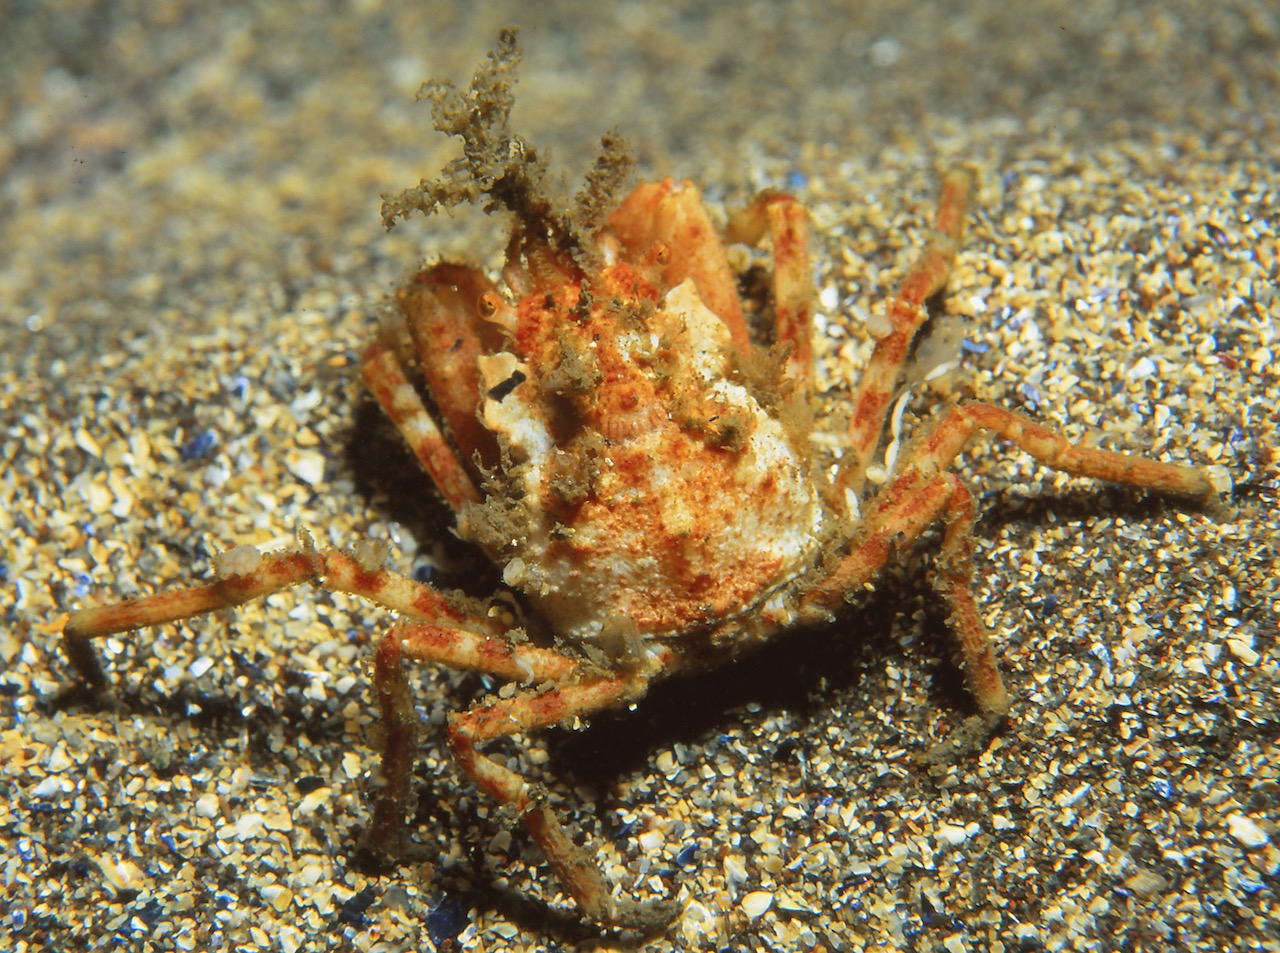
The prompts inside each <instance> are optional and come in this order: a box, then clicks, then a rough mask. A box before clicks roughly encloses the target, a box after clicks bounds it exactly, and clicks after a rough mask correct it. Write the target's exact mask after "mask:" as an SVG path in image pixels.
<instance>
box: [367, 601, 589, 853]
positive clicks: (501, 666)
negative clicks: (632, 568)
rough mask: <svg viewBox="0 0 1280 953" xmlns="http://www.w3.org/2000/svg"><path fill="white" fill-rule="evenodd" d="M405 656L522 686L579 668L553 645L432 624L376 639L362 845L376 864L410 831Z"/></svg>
mask: <svg viewBox="0 0 1280 953" xmlns="http://www.w3.org/2000/svg"><path fill="white" fill-rule="evenodd" d="M406 657H408V658H411V659H416V660H419V661H424V662H435V663H439V664H441V665H448V666H450V667H452V668H461V669H470V670H472V671H478V672H485V673H487V674H491V675H496V676H498V677H500V678H509V679H512V680H513V681H519V682H525V683H530V682H545V681H557V680H558V681H563V680H565V679H568V678H571V677H572V676H573V675H574V674H575V673H576V672H577V671H578V669H579V667H580V663H579V662H576V661H574V660H573V659H571V658H569V657H567V656H565V655H561V654H560V653H559V652H555V651H552V650H550V649H544V648H540V647H538V646H535V645H529V644H525V643H520V644H517V643H514V642H511V641H510V640H508V639H503V638H497V637H494V636H485V635H480V634H477V633H475V632H469V631H467V630H465V629H459V628H452V627H446V626H442V625H435V624H432V623H424V622H419V623H410V624H407V625H397V626H394V627H393V628H392V629H391V630H390V631H389V632H387V634H386V635H384V636H383V637H382V639H381V640H379V642H378V650H377V652H376V654H375V655H374V666H373V676H374V688H375V691H376V695H377V699H378V708H379V710H380V712H381V714H382V727H383V740H382V788H381V791H380V792H379V793H378V795H377V796H376V797H375V798H374V804H373V812H372V818H371V820H370V824H369V830H368V831H367V832H366V833H365V836H364V837H363V838H362V840H361V844H360V847H359V851H360V854H361V857H362V859H363V860H364V861H365V862H366V863H367V864H370V865H372V866H374V867H375V868H379V869H385V868H388V867H390V866H392V865H394V863H395V862H396V861H397V860H398V859H399V857H400V856H401V854H402V848H403V845H404V843H405V839H406V834H407V830H408V828H407V821H408V819H409V791H410V779H411V777H412V774H413V761H414V756H415V752H416V744H415V742H416V740H417V726H418V715H417V711H416V709H415V707H414V702H413V693H412V691H411V690H410V688H409V682H408V678H407V676H406V674H405V670H404V664H403V661H404V659H405V658H406Z"/></svg>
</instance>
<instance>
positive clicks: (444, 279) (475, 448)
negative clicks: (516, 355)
mask: <svg viewBox="0 0 1280 953" xmlns="http://www.w3.org/2000/svg"><path fill="white" fill-rule="evenodd" d="M396 300H397V303H398V304H399V305H400V311H401V312H402V314H403V315H404V321H405V325H406V326H407V327H408V329H409V335H410V337H411V338H412V339H413V346H414V349H415V351H416V352H417V356H418V362H419V364H421V366H422V373H423V376H424V377H425V378H426V382H427V388H428V389H429V390H430V391H431V396H432V398H434V400H435V402H436V406H437V407H438V408H439V409H440V415H441V417H442V418H443V419H444V423H445V424H446V426H447V427H448V429H449V432H450V433H451V435H452V436H453V440H454V446H456V447H458V449H459V454H458V455H459V457H460V458H461V459H462V460H463V461H464V462H469V461H470V459H471V456H472V454H473V453H479V455H480V461H481V464H482V465H483V466H486V467H493V466H496V465H497V463H498V444H497V441H496V440H494V437H493V434H492V433H490V432H489V431H488V430H487V429H486V428H485V427H484V426H483V425H482V424H481V423H480V421H479V419H478V418H477V417H476V409H477V408H478V407H479V406H480V391H481V382H480V371H479V369H478V367H477V365H476V359H477V358H478V357H480V355H482V354H487V353H493V352H494V351H498V350H501V349H502V344H503V341H502V334H501V332H500V331H499V330H498V326H499V325H500V324H501V325H507V326H509V327H511V328H512V329H513V330H514V327H515V316H514V315H513V314H511V313H510V312H511V309H510V308H509V307H508V306H507V304H506V302H505V301H504V300H503V299H502V296H501V295H499V294H498V293H497V289H496V288H495V287H494V285H493V283H492V282H490V281H489V280H488V279H487V278H486V277H485V276H484V274H482V273H481V272H479V271H477V270H476V269H475V268H469V267H467V266H466V265H455V264H447V263H446V264H440V265H436V266H435V267H433V268H429V269H427V270H426V271H423V272H420V273H419V274H418V275H417V276H416V277H415V278H414V280H413V282H412V283H411V284H410V285H409V286H408V287H407V288H404V289H402V290H401V291H400V292H398V293H397V295H396Z"/></svg>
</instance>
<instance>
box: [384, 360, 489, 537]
mask: <svg viewBox="0 0 1280 953" xmlns="http://www.w3.org/2000/svg"><path fill="white" fill-rule="evenodd" d="M360 370H361V373H362V375H363V376H364V383H365V386H366V387H368V388H369V392H370V393H371V394H373V396H374V398H375V399H376V400H377V401H378V403H379V404H380V405H382V409H383V411H384V412H385V413H386V415H387V417H388V418H390V420H391V422H392V423H393V424H395V426H396V429H397V430H399V431H400V434H401V436H403V437H404V439H405V442H406V443H407V444H408V445H409V449H411V450H412V451H413V452H414V454H415V455H416V456H417V458H418V462H419V463H421V464H422V468H423V469H424V470H426V471H427V475H428V476H430V477H431V479H432V481H433V482H434V483H435V485H436V488H437V489H438V490H439V491H440V494H441V496H443V497H444V498H445V501H446V502H447V503H448V504H449V505H450V506H451V507H452V508H453V510H454V512H458V511H459V510H461V509H462V507H463V506H465V505H466V504H468V503H479V502H480V501H481V496H480V491H479V490H478V489H476V485H475V483H474V482H472V480H471V477H470V476H469V475H468V474H467V470H466V467H464V466H463V464H462V461H461V460H459V459H458V455H457V454H456V453H454V452H453V449H452V448H451V447H450V446H449V441H447V440H446V439H445V437H444V434H442V433H441V432H440V428H439V427H438V426H436V422H435V421H434V420H433V419H432V418H431V414H430V413H428V412H427V408H426V406H424V405H423V403H422V398H421V397H419V396H418V392H417V391H416V390H414V389H413V385H412V384H411V383H409V378H408V377H407V376H406V374H405V372H404V368H403V367H402V366H401V365H400V359H399V358H397V357H396V355H395V352H394V351H392V350H391V349H390V348H388V347H386V346H385V345H382V344H373V345H371V346H370V347H369V348H368V349H367V350H366V351H365V352H364V358H363V359H362V362H361V367H360Z"/></svg>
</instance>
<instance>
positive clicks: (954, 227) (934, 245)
mask: <svg viewBox="0 0 1280 953" xmlns="http://www.w3.org/2000/svg"><path fill="white" fill-rule="evenodd" d="M973 184H974V183H973V174H972V173H971V172H969V171H968V170H955V171H952V172H949V173H948V174H947V175H946V176H945V177H944V178H943V181H942V195H941V197H940V198H939V200H938V216H937V221H936V223H935V226H934V234H933V237H932V238H931V240H930V242H929V245H928V247H927V248H926V249H925V250H924V252H923V254H921V256H920V257H919V259H917V261H916V263H915V265H914V266H913V267H912V268H911V271H910V272H909V273H908V274H907V277H906V278H905V279H904V281H903V283H902V287H901V289H900V290H899V292H898V294H897V295H896V296H894V297H892V298H890V299H889V302H888V318H889V322H890V325H891V329H890V331H889V333H888V334H887V335H886V336H885V337H883V338H881V339H880V340H879V341H877V342H876V346H875V348H874V350H873V351H872V352H871V358H870V360H869V361H868V362H867V366H866V368H865V369H864V370H863V372H862V377H861V379H860V380H859V383H858V392H857V394H856V395H855V396H854V399H853V415H852V416H851V417H850V418H849V432H848V437H847V450H846V455H845V461H844V462H843V464H842V468H841V471H840V474H839V476H838V478H837V479H838V482H839V483H840V484H841V486H843V487H846V488H848V489H851V490H853V491H854V492H855V493H857V492H860V491H861V490H862V485H863V483H864V482H865V480H866V472H867V466H868V464H870V462H871V456H872V454H874V453H875V449H876V444H877V443H879V441H880V434H881V431H882V430H883V429H884V421H885V417H886V415H887V413H888V410H889V402H890V400H892V399H893V392H894V389H895V388H896V387H897V384H898V378H899V376H900V375H901V373H902V367H903V365H904V364H905V363H906V359H907V352H908V351H909V349H910V347H911V341H912V339H913V338H914V337H915V334H916V331H918V330H919V329H920V325H921V324H923V323H924V321H925V318H927V317H928V314H927V313H926V311H925V307H924V303H925V301H927V300H928V299H929V298H931V297H933V296H934V295H935V294H937V293H938V292H939V291H941V290H942V289H943V287H944V286H945V285H946V283H947V277H948V275H950V274H951V266H952V263H953V262H954V261H955V257H956V250H957V249H958V248H959V245H960V237H961V234H962V233H963V231H964V213H965V209H966V207H967V206H968V204H969V196H970V194H971V193H972V191H973Z"/></svg>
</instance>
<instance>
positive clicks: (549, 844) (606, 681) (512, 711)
mask: <svg viewBox="0 0 1280 953" xmlns="http://www.w3.org/2000/svg"><path fill="white" fill-rule="evenodd" d="M647 682H648V676H647V675H645V674H641V673H623V674H618V675H604V676H599V677H595V678H589V679H584V680H583V681H580V682H575V683H573V684H568V685H562V686H560V687H558V688H552V689H549V690H547V691H542V692H535V691H526V692H522V693H521V694H518V695H516V696H514V697H513V698H508V699H504V700H502V701H497V702H493V703H490V704H487V705H482V706H480V707H478V708H473V709H471V710H470V711H467V712H462V713H460V714H457V715H454V716H453V717H452V718H451V719H450V721H449V749H450V751H452V752H453V756H454V759H455V760H456V761H457V762H458V765H459V767H461V768H462V770H463V771H465V772H466V773H467V774H468V775H470V776H471V778H472V779H474V780H475V782H476V784H478V785H479V786H480V787H481V788H482V789H483V790H485V791H487V792H488V793H489V794H490V795H492V796H493V797H494V798H495V799H497V800H498V801H499V802H500V803H503V804H510V805H511V806H512V807H514V808H515V809H516V810H517V811H518V812H519V813H520V816H521V819H522V820H523V821H524V824H525V827H526V828H528V830H529V833H530V834H531V835H532V836H533V839H534V840H535V841H536V842H537V843H538V845H539V846H540V847H541V848H542V850H543V853H544V854H545V855H546V857H547V859H548V861H550V863H551V865H552V867H554V868H555V871H556V874H557V875H558V876H559V878H560V881H561V883H563V884H564V886H565V888H566V889H567V890H568V892H569V893H570V894H571V895H572V896H573V898H574V899H575V900H576V901H577V902H578V906H579V907H580V908H581V909H582V911H583V913H585V914H586V915H587V916H588V917H590V918H592V919H594V920H597V921H599V922H601V923H611V924H617V925H621V926H627V927H631V928H634V929H640V930H649V929H654V928H657V927H660V926H663V925H665V924H667V923H669V922H670V921H671V919H672V918H673V916H674V914H675V912H676V911H675V908H674V906H673V905H672V903H671V902H669V901H667V902H663V901H659V902H657V903H651V904H639V903H633V902H629V901H625V900H615V899H614V898H613V897H612V896H611V892H610V890H609V887H608V885H607V884H606V882H605V879H604V874H603V873H602V871H601V870H600V867H599V865H598V864H597V863H596V862H595V861H594V860H592V859H591V858H590V857H588V856H587V855H586V853H585V852H584V851H583V849H582V848H581V847H579V846H578V845H577V844H576V843H574V841H573V839H572V838H571V837H570V836H569V834H568V832H567V831H566V830H565V829H564V827H563V825H561V823H560V821H559V819H558V818H557V817H556V815H555V814H554V813H553V812H552V811H551V809H550V808H548V807H545V806H544V805H543V804H542V803H541V797H540V796H539V795H538V794H537V793H536V791H535V790H534V788H533V786H532V785H530V784H529V783H528V782H527V781H526V780H525V779H524V778H523V777H521V776H520V775H519V774H517V773H516V772H514V771H512V770H511V769H509V768H507V767H504V766H503V765H501V764H499V763H498V762H497V761H495V760H493V759H492V758H489V757H487V756H485V755H483V754H481V753H480V752H479V751H477V750H476V745H477V744H480V743H482V742H485V741H491V740H493V739H495V738H501V737H504V736H507V735H512V734H516V733H517V732H522V731H529V730H532V729H535V728H542V727H545V726H548V725H553V724H556V723H557V722H562V721H565V720H567V719H570V718H573V717H575V716H581V715H589V714H591V713H592V712H596V711H600V710H601V709H605V708H611V707H614V706H617V705H619V704H623V703H625V702H626V701H627V700H628V699H630V698H634V697H636V696H637V695H638V694H641V693H642V692H643V690H644V687H645V685H646V684H647Z"/></svg>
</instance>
